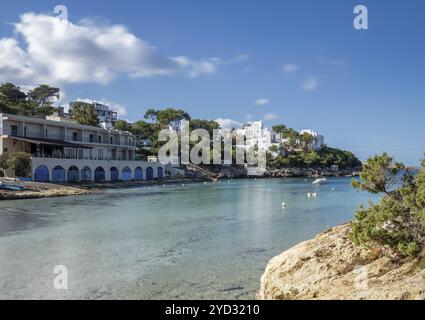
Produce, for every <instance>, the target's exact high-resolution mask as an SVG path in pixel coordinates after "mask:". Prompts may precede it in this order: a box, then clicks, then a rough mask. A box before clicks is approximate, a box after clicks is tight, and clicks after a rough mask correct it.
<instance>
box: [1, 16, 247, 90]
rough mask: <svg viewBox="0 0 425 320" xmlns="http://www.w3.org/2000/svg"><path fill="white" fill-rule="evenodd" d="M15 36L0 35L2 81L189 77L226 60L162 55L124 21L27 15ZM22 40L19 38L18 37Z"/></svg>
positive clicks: (210, 72)
mask: <svg viewBox="0 0 425 320" xmlns="http://www.w3.org/2000/svg"><path fill="white" fill-rule="evenodd" d="M14 31H15V35H16V36H15V37H13V38H1V39H0V79H2V81H11V82H17V83H23V82H24V81H26V82H27V83H28V84H34V83H35V84H38V83H48V84H52V85H59V84H63V83H80V82H95V83H102V84H106V83H108V82H110V81H111V80H113V79H115V78H116V77H118V76H120V75H125V76H128V77H131V78H141V77H149V76H158V75H170V74H175V73H178V72H185V73H187V74H188V76H189V77H197V76H199V75H202V74H212V73H215V72H216V70H217V67H218V66H219V65H221V64H225V63H232V62H235V61H242V60H245V59H247V56H246V55H240V56H238V57H236V58H235V59H233V60H231V61H223V60H222V59H221V58H207V59H200V60H196V59H192V58H188V57H186V56H180V57H167V56H163V55H160V54H159V53H158V52H157V49H156V48H155V47H154V46H152V45H151V44H149V43H148V42H146V41H144V40H142V39H140V38H138V37H137V36H135V35H134V34H132V33H130V32H129V31H128V30H127V29H126V27H125V26H123V25H99V24H96V23H95V22H94V21H91V20H89V19H85V20H83V21H80V22H78V23H72V22H67V21H61V20H60V19H58V18H56V17H53V16H49V15H45V14H35V13H25V14H23V15H21V16H20V21H19V22H18V23H16V24H14ZM18 39H20V40H18Z"/></svg>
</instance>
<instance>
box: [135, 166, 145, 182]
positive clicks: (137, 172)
mask: <svg viewBox="0 0 425 320" xmlns="http://www.w3.org/2000/svg"><path fill="white" fill-rule="evenodd" d="M142 179H143V170H142V168H136V169H134V180H142Z"/></svg>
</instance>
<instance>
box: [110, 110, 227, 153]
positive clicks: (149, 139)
mask: <svg viewBox="0 0 425 320" xmlns="http://www.w3.org/2000/svg"><path fill="white" fill-rule="evenodd" d="M183 121H190V123H189V124H190V130H195V129H205V130H207V131H208V132H209V133H210V135H211V137H212V134H213V130H214V129H218V128H219V127H220V126H219V124H218V123H217V122H215V121H213V120H204V119H192V118H191V117H190V115H189V114H188V113H187V112H186V111H184V110H181V109H174V108H166V109H164V110H155V109H149V110H147V111H146V113H145V114H144V116H143V120H139V121H136V122H134V123H128V122H126V121H123V120H119V121H117V122H116V123H115V128H116V129H118V130H125V131H130V132H131V133H133V134H134V135H135V136H136V137H137V140H138V145H139V147H140V149H139V155H140V156H141V157H145V156H146V155H157V154H158V150H159V148H160V147H161V146H162V145H163V144H164V143H165V142H160V141H158V135H159V132H160V131H161V130H162V129H168V128H172V129H173V130H176V131H177V130H179V129H180V128H181V126H182V122H183Z"/></svg>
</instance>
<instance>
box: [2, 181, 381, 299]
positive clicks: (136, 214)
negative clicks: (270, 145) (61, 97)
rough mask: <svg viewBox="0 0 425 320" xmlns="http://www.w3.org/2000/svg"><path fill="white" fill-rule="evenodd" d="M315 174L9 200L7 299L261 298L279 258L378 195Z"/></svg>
mask: <svg viewBox="0 0 425 320" xmlns="http://www.w3.org/2000/svg"><path fill="white" fill-rule="evenodd" d="M311 181H312V180H307V181H305V180H304V179H266V180H260V179H259V180H256V181H255V180H233V181H222V182H221V183H220V184H211V183H210V184H206V185H204V184H190V185H185V186H182V185H174V186H167V187H166V188H163V187H162V186H154V187H150V188H134V189H126V190H110V191H106V192H104V193H101V194H95V195H90V196H79V197H66V198H52V199H37V200H22V201H2V202H0V299H12V298H16V299H29V298H31V299H64V298H71V299H77V298H78V299H184V298H191V299H243V298H248V299H249V298H254V296H255V293H256V291H257V290H258V288H259V284H260V277H261V275H262V273H263V272H264V268H265V266H266V264H267V262H268V261H269V260H270V259H271V258H272V257H274V256H275V255H278V254H280V253H281V252H282V251H283V250H285V249H287V248H289V247H291V246H293V245H294V244H296V243H299V242H301V241H303V240H306V239H310V238H312V237H313V236H314V235H316V234H317V233H318V232H320V231H323V230H325V229H326V228H327V227H328V226H335V225H337V224H340V223H343V222H346V221H348V220H350V219H352V218H353V216H354V211H355V209H356V207H357V206H358V205H359V204H360V203H367V202H368V201H369V200H375V199H376V197H375V199H374V198H373V197H371V196H370V195H368V194H366V193H357V192H355V191H353V190H352V189H351V186H350V179H348V178H334V179H328V183H327V184H325V185H321V186H313V185H312V184H311ZM332 188H334V191H332ZM307 192H317V198H312V199H308V198H307ZM283 201H284V202H285V203H286V204H287V206H286V207H285V208H282V206H281V203H282V202H283ZM57 265H64V266H65V267H66V268H67V270H68V290H56V289H54V287H53V280H54V277H55V276H56V275H55V274H54V273H53V269H54V268H55V266H57Z"/></svg>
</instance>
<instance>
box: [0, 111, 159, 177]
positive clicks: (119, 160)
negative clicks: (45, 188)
mask: <svg viewBox="0 0 425 320" xmlns="http://www.w3.org/2000/svg"><path fill="white" fill-rule="evenodd" d="M20 151H22V152H27V153H29V154H31V155H32V178H33V180H34V181H39V182H48V181H51V182H76V181H96V182H101V181H114V180H123V181H128V180H152V179H156V178H162V177H163V176H164V175H165V169H166V168H165V166H164V165H162V164H161V163H159V162H149V161H136V160H135V159H136V146H135V138H134V136H133V135H132V134H131V133H129V132H123V131H118V130H114V129H106V128H102V127H96V126H86V125H80V124H78V123H76V122H75V121H72V120H69V119H66V118H63V117H59V116H53V117H47V118H46V119H42V118H34V117H25V116H19V115H11V114H1V113H0V158H1V157H3V158H4V157H5V156H7V155H8V154H12V153H15V152H20Z"/></svg>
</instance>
